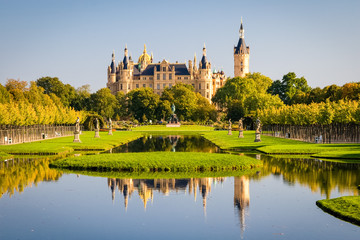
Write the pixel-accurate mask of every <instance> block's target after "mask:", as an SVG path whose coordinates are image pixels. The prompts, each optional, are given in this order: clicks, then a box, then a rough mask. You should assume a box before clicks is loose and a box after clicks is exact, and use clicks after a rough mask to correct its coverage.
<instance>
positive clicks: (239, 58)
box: [234, 18, 250, 77]
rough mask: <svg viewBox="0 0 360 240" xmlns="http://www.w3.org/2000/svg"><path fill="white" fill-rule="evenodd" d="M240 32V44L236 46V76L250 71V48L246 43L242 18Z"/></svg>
mask: <svg viewBox="0 0 360 240" xmlns="http://www.w3.org/2000/svg"><path fill="white" fill-rule="evenodd" d="M239 34H240V37H239V41H238V44H237V46H235V47H234V76H235V77H245V75H246V74H247V73H249V55H250V48H249V47H248V46H246V44H245V39H244V27H243V23H242V18H241V25H240V30H239Z"/></svg>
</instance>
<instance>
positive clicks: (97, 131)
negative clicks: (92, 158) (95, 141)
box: [95, 129, 100, 138]
mask: <svg viewBox="0 0 360 240" xmlns="http://www.w3.org/2000/svg"><path fill="white" fill-rule="evenodd" d="M95 138H100V135H99V130H98V129H95Z"/></svg>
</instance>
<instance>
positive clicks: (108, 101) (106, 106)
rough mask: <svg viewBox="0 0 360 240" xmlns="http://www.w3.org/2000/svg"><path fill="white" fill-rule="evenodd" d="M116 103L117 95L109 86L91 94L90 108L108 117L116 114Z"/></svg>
mask: <svg viewBox="0 0 360 240" xmlns="http://www.w3.org/2000/svg"><path fill="white" fill-rule="evenodd" d="M116 104H117V101H116V97H115V96H114V95H112V94H111V91H110V89H108V88H101V89H99V90H98V91H97V92H96V93H93V94H91V96H90V106H91V108H90V110H92V111H94V112H97V113H98V114H99V115H100V116H103V117H106V118H111V117H113V116H114V113H115V108H116Z"/></svg>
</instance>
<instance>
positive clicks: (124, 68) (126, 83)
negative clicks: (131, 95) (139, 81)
mask: <svg viewBox="0 0 360 240" xmlns="http://www.w3.org/2000/svg"><path fill="white" fill-rule="evenodd" d="M120 79H121V81H120V88H119V89H120V90H122V91H123V92H124V93H125V94H126V93H128V92H130V91H131V84H132V67H131V64H130V60H129V56H128V49H127V46H126V45H125V49H124V59H123V61H122V62H121V63H120Z"/></svg>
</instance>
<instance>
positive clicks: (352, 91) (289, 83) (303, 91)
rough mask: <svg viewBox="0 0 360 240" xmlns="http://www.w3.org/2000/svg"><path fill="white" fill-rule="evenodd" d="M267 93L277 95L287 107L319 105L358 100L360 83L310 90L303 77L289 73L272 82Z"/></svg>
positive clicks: (359, 97)
mask: <svg viewBox="0 0 360 240" xmlns="http://www.w3.org/2000/svg"><path fill="white" fill-rule="evenodd" d="M267 92H268V93H270V94H272V95H278V96H279V97H280V99H281V100H282V101H283V102H284V103H285V104H287V105H292V104H299V103H306V104H310V103H320V102H325V101H326V100H327V99H329V100H330V101H339V100H359V99H360V83H346V84H345V85H343V86H337V85H335V84H333V85H330V86H326V87H324V88H320V87H316V88H311V87H310V86H309V85H308V83H307V81H306V79H305V78H304V77H300V78H298V77H297V76H296V74H295V73H293V72H289V73H288V74H286V75H284V76H283V78H282V80H276V81H274V82H273V83H272V84H271V86H270V87H269V88H268V89H267Z"/></svg>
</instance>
